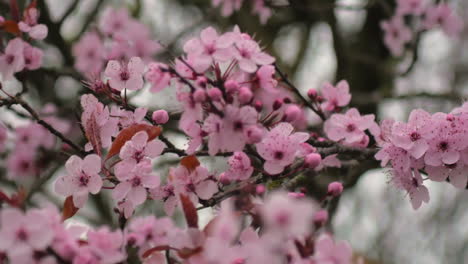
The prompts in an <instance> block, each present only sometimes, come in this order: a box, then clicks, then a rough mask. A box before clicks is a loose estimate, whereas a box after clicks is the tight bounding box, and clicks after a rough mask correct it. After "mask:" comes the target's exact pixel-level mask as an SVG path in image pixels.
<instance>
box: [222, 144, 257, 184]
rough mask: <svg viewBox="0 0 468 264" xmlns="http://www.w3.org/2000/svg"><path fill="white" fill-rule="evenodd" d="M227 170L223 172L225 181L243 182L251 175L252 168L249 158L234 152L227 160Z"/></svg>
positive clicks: (242, 153) (241, 153)
mask: <svg viewBox="0 0 468 264" xmlns="http://www.w3.org/2000/svg"><path fill="white" fill-rule="evenodd" d="M228 163H229V169H228V170H227V171H226V172H224V177H225V179H228V180H229V181H243V180H246V179H248V178H249V177H250V176H251V175H252V173H253V167H252V165H251V162H250V158H249V156H247V154H245V153H244V152H240V151H238V152H234V155H232V156H231V157H230V158H229V160H228Z"/></svg>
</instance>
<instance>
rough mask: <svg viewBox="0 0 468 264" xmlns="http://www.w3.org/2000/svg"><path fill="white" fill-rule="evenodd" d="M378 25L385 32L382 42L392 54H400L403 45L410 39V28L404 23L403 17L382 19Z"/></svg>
mask: <svg viewBox="0 0 468 264" xmlns="http://www.w3.org/2000/svg"><path fill="white" fill-rule="evenodd" d="M380 27H381V28H382V29H383V30H384V32H385V37H384V43H385V46H387V48H388V49H389V50H390V52H391V53H392V54H393V55H394V56H402V55H403V51H404V48H405V45H406V44H407V43H409V42H410V41H411V39H412V37H413V36H412V35H413V34H412V33H411V30H410V29H409V28H408V27H407V26H406V25H405V23H404V21H403V18H402V17H400V16H394V17H393V18H391V19H390V20H387V21H383V22H382V23H381V24H380Z"/></svg>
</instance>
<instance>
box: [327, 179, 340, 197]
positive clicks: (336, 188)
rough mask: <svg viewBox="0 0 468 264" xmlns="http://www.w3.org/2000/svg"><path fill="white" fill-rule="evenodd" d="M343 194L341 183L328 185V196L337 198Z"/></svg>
mask: <svg viewBox="0 0 468 264" xmlns="http://www.w3.org/2000/svg"><path fill="white" fill-rule="evenodd" d="M342 192H343V184H341V182H332V183H330V184H328V195H331V196H334V197H337V196H339V195H340V194H341V193H342Z"/></svg>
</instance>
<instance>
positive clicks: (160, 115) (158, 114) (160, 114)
mask: <svg viewBox="0 0 468 264" xmlns="http://www.w3.org/2000/svg"><path fill="white" fill-rule="evenodd" d="M152 118H153V121H154V122H156V124H160V125H162V124H166V123H167V121H169V114H168V113H167V112H166V110H157V111H154V112H153V116H152Z"/></svg>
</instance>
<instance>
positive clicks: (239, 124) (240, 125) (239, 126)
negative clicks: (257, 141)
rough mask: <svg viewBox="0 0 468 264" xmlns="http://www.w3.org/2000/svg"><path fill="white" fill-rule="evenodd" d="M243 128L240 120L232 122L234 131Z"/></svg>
mask: <svg viewBox="0 0 468 264" xmlns="http://www.w3.org/2000/svg"><path fill="white" fill-rule="evenodd" d="M243 128H244V124H242V122H241V121H236V122H234V131H239V130H242V129H243Z"/></svg>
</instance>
